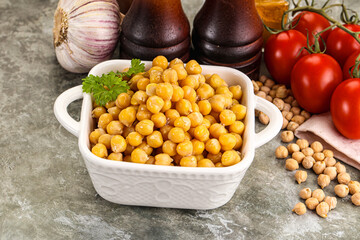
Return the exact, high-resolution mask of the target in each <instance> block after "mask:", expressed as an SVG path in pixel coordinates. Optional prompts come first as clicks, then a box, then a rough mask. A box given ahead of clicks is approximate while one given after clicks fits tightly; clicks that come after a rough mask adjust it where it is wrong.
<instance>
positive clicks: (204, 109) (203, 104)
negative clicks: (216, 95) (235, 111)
mask: <svg viewBox="0 0 360 240" xmlns="http://www.w3.org/2000/svg"><path fill="white" fill-rule="evenodd" d="M198 107H199V112H200V113H201V114H202V115H204V116H205V115H208V114H209V113H210V112H211V104H210V102H209V101H208V100H201V101H199V102H198Z"/></svg>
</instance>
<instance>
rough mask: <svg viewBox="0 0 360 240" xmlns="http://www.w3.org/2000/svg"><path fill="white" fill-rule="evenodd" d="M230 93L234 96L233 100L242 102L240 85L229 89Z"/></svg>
mask: <svg viewBox="0 0 360 240" xmlns="http://www.w3.org/2000/svg"><path fill="white" fill-rule="evenodd" d="M229 90H230V92H231V93H232V94H233V98H234V99H236V100H238V101H240V100H241V97H242V89H241V87H240V85H235V86H231V87H229Z"/></svg>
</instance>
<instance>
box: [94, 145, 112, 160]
mask: <svg viewBox="0 0 360 240" xmlns="http://www.w3.org/2000/svg"><path fill="white" fill-rule="evenodd" d="M91 152H92V153H93V154H95V155H96V156H98V157H100V158H106V157H107V156H108V151H107V148H106V146H105V145H104V144H102V143H97V144H96V145H95V146H93V147H92V148H91Z"/></svg>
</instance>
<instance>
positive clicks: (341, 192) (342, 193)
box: [334, 184, 349, 198]
mask: <svg viewBox="0 0 360 240" xmlns="http://www.w3.org/2000/svg"><path fill="white" fill-rule="evenodd" d="M334 191H335V194H336V195H337V196H338V197H341V198H344V197H346V196H347V195H348V194H349V187H348V186H346V185H345V184H338V185H336V186H335V187H334Z"/></svg>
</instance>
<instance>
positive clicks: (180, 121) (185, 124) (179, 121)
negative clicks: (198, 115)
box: [174, 116, 191, 132]
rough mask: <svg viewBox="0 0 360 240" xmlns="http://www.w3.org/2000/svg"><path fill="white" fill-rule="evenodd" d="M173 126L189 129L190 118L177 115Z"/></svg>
mask: <svg viewBox="0 0 360 240" xmlns="http://www.w3.org/2000/svg"><path fill="white" fill-rule="evenodd" d="M174 126H175V127H179V128H182V129H183V130H184V131H185V132H187V131H189V129H190V127H191V120H190V119H189V118H188V117H184V116H182V117H178V118H176V119H175V121H174Z"/></svg>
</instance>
